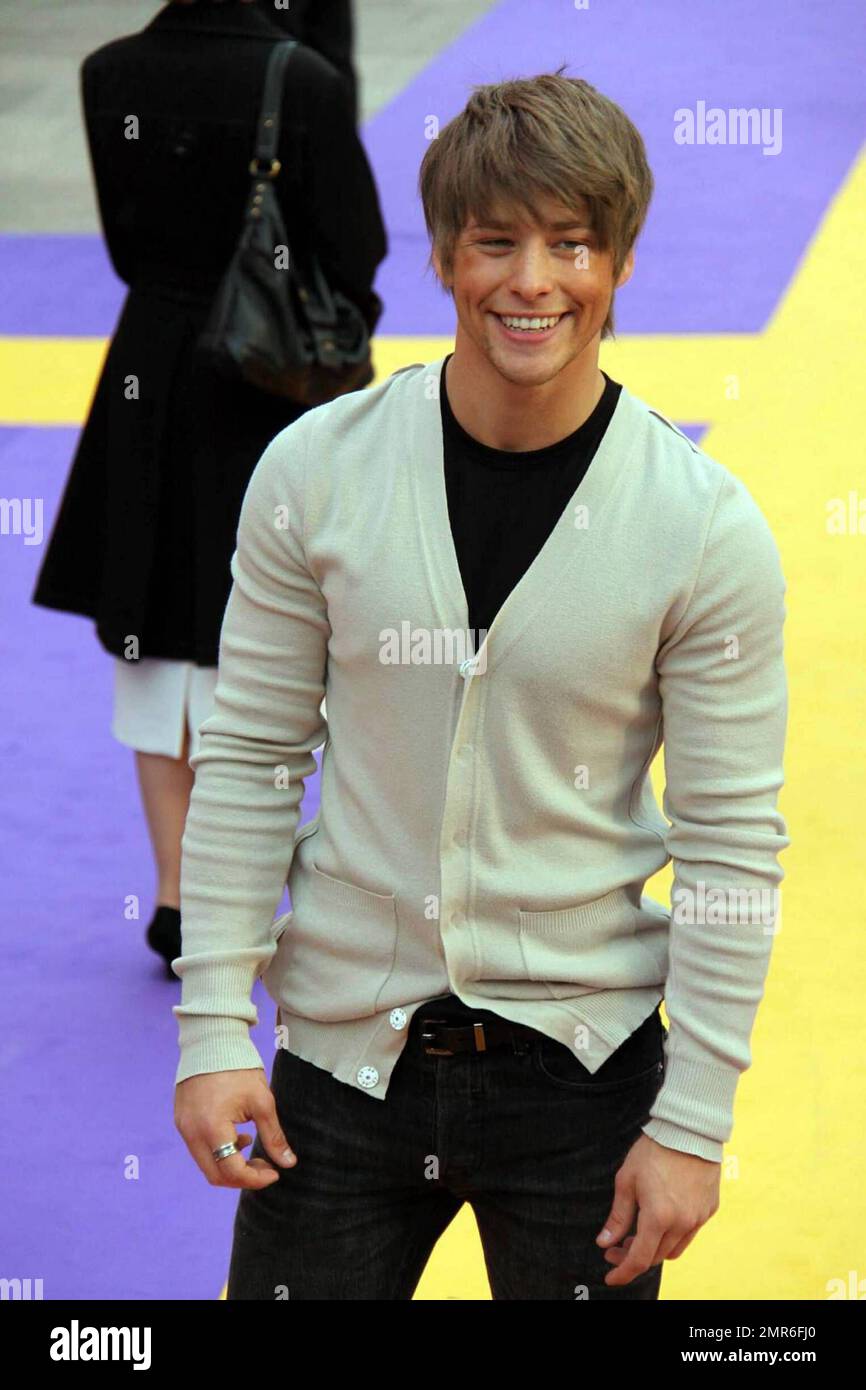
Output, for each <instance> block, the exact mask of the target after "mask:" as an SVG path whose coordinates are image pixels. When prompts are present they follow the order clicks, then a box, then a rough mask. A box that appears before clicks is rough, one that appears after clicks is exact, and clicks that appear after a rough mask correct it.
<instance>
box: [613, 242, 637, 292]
mask: <svg viewBox="0 0 866 1390" xmlns="http://www.w3.org/2000/svg"><path fill="white" fill-rule="evenodd" d="M633 270H634V247H632V249H631V250H630V251H629V253H628V255H627V256H626V258H625V260H624V261H623V266H622V270H621V271H620V272H619V279H618V280H617V282H616V288H617V289H619V287H620V285H625V284H627V283H628V281H629V280H630V279H631V274H632V271H633Z"/></svg>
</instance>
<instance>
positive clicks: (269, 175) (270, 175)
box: [250, 157, 283, 179]
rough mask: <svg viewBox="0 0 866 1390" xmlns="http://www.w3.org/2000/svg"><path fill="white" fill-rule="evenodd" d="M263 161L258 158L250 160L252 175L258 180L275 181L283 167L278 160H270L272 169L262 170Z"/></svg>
mask: <svg viewBox="0 0 866 1390" xmlns="http://www.w3.org/2000/svg"><path fill="white" fill-rule="evenodd" d="M262 163H263V161H262V160H261V159H259V158H258V157H256V158H254V159H251V160H250V173H251V174H253V175H255V177H256V178H258V179H275V178H276V177H277V174H278V173H279V172H280V169H281V168H282V167H283V166H282V164H281V163H280V161H279V160H278V159H272V160H270V166H271V167H270V169H262V168H261V167H260V166H261V165H262Z"/></svg>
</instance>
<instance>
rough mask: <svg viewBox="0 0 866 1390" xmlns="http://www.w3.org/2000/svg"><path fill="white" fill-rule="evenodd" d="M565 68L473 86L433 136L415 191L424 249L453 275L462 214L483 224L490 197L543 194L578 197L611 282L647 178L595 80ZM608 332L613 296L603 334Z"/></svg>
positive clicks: (529, 198)
mask: <svg viewBox="0 0 866 1390" xmlns="http://www.w3.org/2000/svg"><path fill="white" fill-rule="evenodd" d="M561 73H562V69H560V70H559V71H558V72H555V73H542V74H540V75H539V76H538V77H526V78H519V79H514V80H513V81H508V82H497V83H493V84H490V85H488V86H476V87H474V88H473V91H472V95H471V96H470V98H469V101H468V102H467V103H466V106H465V107H464V109H463V110H462V111H461V112H460V114H459V116H455V117H454V119H453V120H451V121H449V122H448V124H447V125H446V126H445V128H444V129H443V130H442V131H441V132H440V133H439V135H438V137H437V138H436V139H435V140H432V141H431V142H430V147H429V149H428V150H427V152H426V154H425V155H424V158H423V160H422V162H421V168H420V171H419V175H418V191H419V193H420V196H421V203H422V206H423V208H424V220H425V222H426V224H427V231H428V234H429V236H430V241H431V247H430V256H429V257H428V261H427V265H428V268H429V267H430V266H432V264H433V259H432V258H433V251H434V250H435V251H437V252H438V255H439V260H440V263H441V266H442V271H443V274H444V275H445V276H447V277H448V278H450V277H451V274H452V271H453V266H454V248H455V243H456V241H457V238H458V237H459V236H460V234H461V233H462V231H463V230H464V228H465V227H466V224H467V222H469V220H470V219H471V218H475V219H476V220H477V221H478V222H481V223H483V222H484V221H486V220H487V219H489V218H491V217H492V216H493V210H494V205H495V204H497V203H505V204H506V205H515V204H516V205H517V206H519V207H522V208H523V209H524V210H525V211H526V213H527V215H528V217H529V218H530V220H532V221H536V220H537V218H538V213H537V212H536V211H535V209H534V206H533V204H534V203H535V201H536V200H537V198H538V196H539V195H545V194H546V195H549V196H551V197H553V198H555V199H556V200H557V202H560V203H564V204H565V206H566V207H578V206H579V205H580V200H581V199H583V200H584V201H585V203H586V205H587V207H588V210H589V216H590V225H591V226H592V229H593V231H594V233H595V237H596V239H597V245H598V248H599V250H600V251H602V252H611V254H612V269H613V280H614V283H616V279H617V277H618V275H619V273H620V271H621V270H622V267H623V264H624V262H625V259H626V256H627V255H628V253H629V251H630V250H631V248H632V247H633V245H634V243H635V241H636V240H637V238H638V235H639V233H640V231H641V228H642V227H643V224H644V220H645V218H646V215H647V211H648V209H649V205H650V200H651V198H652V195H653V187H654V183H653V176H652V172H651V170H650V167H649V164H648V163H647V157H646V150H645V148H644V142H643V140H642V138H641V135H640V132H639V131H638V130H637V128H636V126H634V125H633V124H632V122H631V121H630V120H629V118H628V116H627V115H626V114H625V112H624V111H623V110H622V108H621V107H619V106H617V105H616V103H615V102H613V101H611V100H610V98H609V97H606V96H603V95H602V93H601V92H599V91H597V90H596V88H595V87H592V86H590V84H589V83H588V82H585V81H584V80H583V79H582V78H579V77H563V76H562V75H561ZM613 332H614V315H613V296H612V297H611V303H610V309H609V311H608V315H607V318H606V319H605V322H604V325H603V328H602V333H601V336H602V338H609V337H612V336H613Z"/></svg>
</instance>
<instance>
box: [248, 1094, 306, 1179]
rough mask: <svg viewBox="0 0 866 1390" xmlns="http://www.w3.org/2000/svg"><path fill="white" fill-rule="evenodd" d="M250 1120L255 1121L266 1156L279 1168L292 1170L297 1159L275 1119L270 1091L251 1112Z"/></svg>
mask: <svg viewBox="0 0 866 1390" xmlns="http://www.w3.org/2000/svg"><path fill="white" fill-rule="evenodd" d="M252 1119H253V1120H255V1123H256V1128H257V1130H258V1131H259V1137H260V1139H261V1141H262V1144H263V1145H264V1148H265V1151H266V1152H267V1154H268V1156H269V1157H270V1158H272V1159H273V1160H274V1162H275V1163H278V1164H279V1165H280V1167H281V1168H292V1167H294V1165H295V1164H296V1163H297V1161H298V1158H297V1155H296V1154H295V1153H294V1151H293V1149H292V1147H291V1145H290V1144H289V1141H288V1139H287V1138H286V1136H285V1134H284V1133H283V1129H282V1125H281V1124H280V1121H279V1119H278V1117H277V1107H276V1105H275V1104H274V1097H273V1093H272V1092H271V1091H267V1092H266V1099H263V1100H262V1101H261V1103H260V1104H259V1105H257V1106H256V1108H255V1110H254V1111H253V1115H252Z"/></svg>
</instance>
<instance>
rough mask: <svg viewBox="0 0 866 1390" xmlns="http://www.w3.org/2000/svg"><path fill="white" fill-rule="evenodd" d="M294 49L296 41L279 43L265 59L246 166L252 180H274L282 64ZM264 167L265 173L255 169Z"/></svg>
mask: <svg viewBox="0 0 866 1390" xmlns="http://www.w3.org/2000/svg"><path fill="white" fill-rule="evenodd" d="M297 46H298V41H297V39H281V40H280V42H279V43H275V44H274V46H273V48H272V49H271V52H270V56H269V58H268V66H267V71H266V73H265V85H264V90H263V93H262V103H261V109H260V110H259V123H258V127H257V130H256V148H255V154H254V155H253V158H252V161H251V163H250V173H251V174H252V175H253V177H254V178H263V177H264V178H268V177H270V178H276V176H277V174H278V173H279V166H277V167H276V168H275V165H276V156H277V149H278V148H279V140H280V109H281V106H282V96H283V78H284V75H285V71H286V64H287V63H288V61H289V58H290V57H291V56H292V52H293V50H294V49H296V48H297ZM263 164H264V165H267V166H268V167H267V169H264V170H263V169H257V168H256V165H263Z"/></svg>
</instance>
